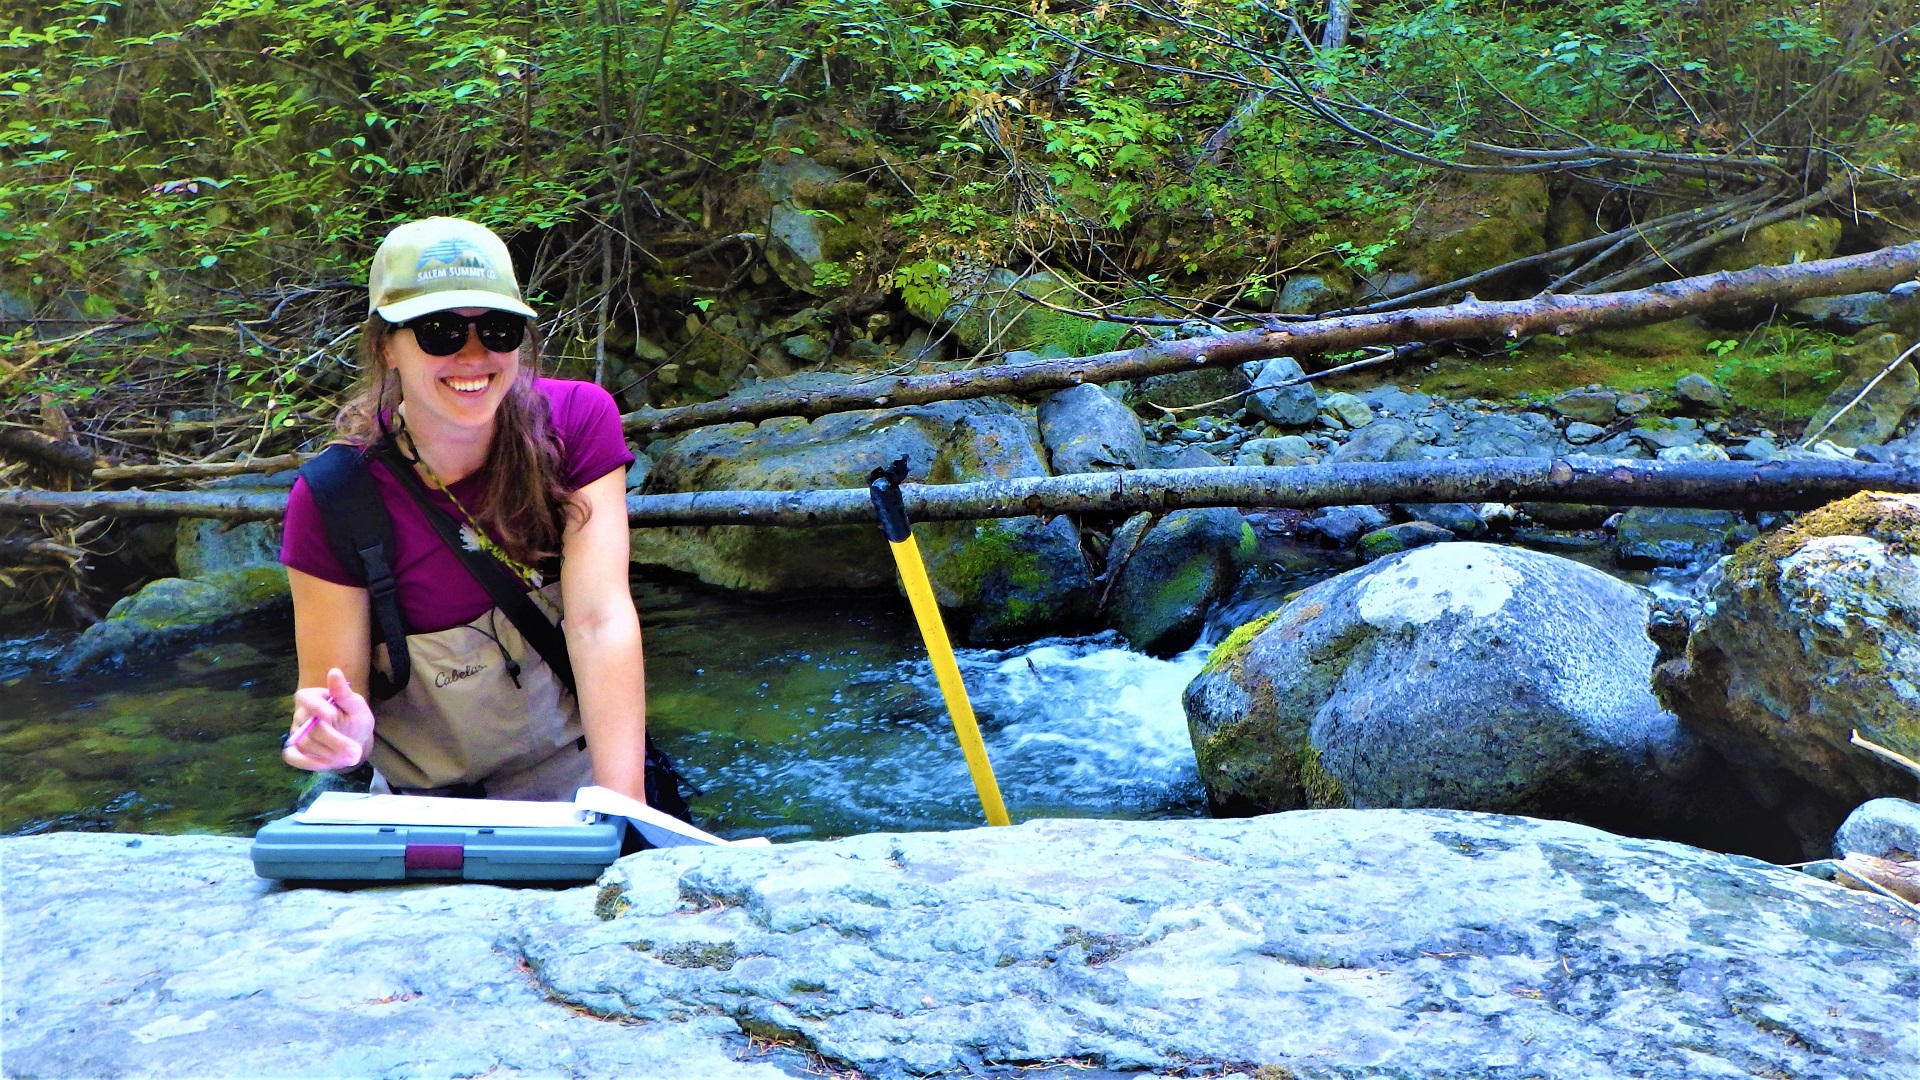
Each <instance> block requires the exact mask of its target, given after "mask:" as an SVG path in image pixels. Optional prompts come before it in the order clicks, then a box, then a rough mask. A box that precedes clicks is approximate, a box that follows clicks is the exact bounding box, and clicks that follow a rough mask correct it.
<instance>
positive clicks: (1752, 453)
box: [1733, 438, 1780, 461]
mask: <svg viewBox="0 0 1920 1080" xmlns="http://www.w3.org/2000/svg"><path fill="white" fill-rule="evenodd" d="M1779 453H1780V447H1779V446H1778V445H1777V444H1776V443H1774V441H1773V440H1772V439H1758V438H1756V439H1748V440H1747V441H1746V442H1743V443H1741V444H1740V445H1739V446H1736V447H1734V448H1733V456H1734V457H1736V458H1739V459H1741V460H1742V461H1772V460H1773V459H1774V458H1775V457H1777V456H1779Z"/></svg>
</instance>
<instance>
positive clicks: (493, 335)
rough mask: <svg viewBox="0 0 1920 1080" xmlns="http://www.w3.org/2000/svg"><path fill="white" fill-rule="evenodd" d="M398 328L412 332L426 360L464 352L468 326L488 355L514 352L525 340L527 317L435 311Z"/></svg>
mask: <svg viewBox="0 0 1920 1080" xmlns="http://www.w3.org/2000/svg"><path fill="white" fill-rule="evenodd" d="M398 325H399V326H400V328H402V329H405V330H411V331H413V340H414V341H415V342H416V343H417V344H418V345H419V346H420V351H421V352H424V353H426V354H427V355H429V356H452V355H453V354H454V353H457V352H459V351H460V350H461V349H463V348H465V347H466V344H467V327H469V326H471V327H473V329H474V332H475V333H477V334H479V335H480V344H481V345H482V346H484V347H485V348H486V350H487V351H488V352H513V351H514V350H516V349H518V348H519V347H520V343H521V342H522V341H525V340H526V339H527V320H526V317H525V316H521V315H515V314H513V313H512V312H510V311H489V312H487V313H486V314H485V315H461V314H459V313H457V312H452V311H436V312H434V313H433V314H431V315H422V316H420V317H419V318H417V319H408V320H407V321H406V322H403V323H400V324H398Z"/></svg>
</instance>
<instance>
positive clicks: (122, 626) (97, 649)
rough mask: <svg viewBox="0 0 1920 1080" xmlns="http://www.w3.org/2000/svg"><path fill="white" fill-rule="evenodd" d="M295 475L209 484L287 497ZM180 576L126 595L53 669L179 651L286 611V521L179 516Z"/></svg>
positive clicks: (71, 670)
mask: <svg viewBox="0 0 1920 1080" xmlns="http://www.w3.org/2000/svg"><path fill="white" fill-rule="evenodd" d="M295 475H296V474H295V473H292V472H285V473H276V474H273V475H272V476H250V477H243V478H239V479H236V480H228V481H222V482H219V483H215V484H209V485H206V486H207V487H209V488H213V489H216V490H222V491H232V492H259V491H276V492H282V491H285V490H287V489H288V488H290V487H292V486H293V479H294V476H295ZM173 529H174V537H175V539H174V545H173V562H174V564H175V566H176V568H177V569H178V571H179V574H180V576H179V577H163V578H160V579H159V580H157V581H153V582H149V583H148V584H147V585H146V586H144V587H143V588H141V590H140V591H139V592H137V593H134V594H133V595H131V596H125V597H122V598H120V600H119V601H117V602H116V603H115V604H114V605H113V607H112V608H110V609H109V610H108V611H107V617H106V618H105V619H104V620H102V621H100V622H98V623H95V624H94V625H93V626H90V627H88V628H87V629H86V630H85V631H84V632H82V633H81V634H80V636H79V637H77V638H75V639H74V640H73V641H72V642H71V643H69V644H68V645H67V647H66V648H65V649H63V650H61V653H60V655H59V656H58V657H57V658H56V659H55V660H54V662H53V666H52V671H53V673H54V674H55V675H57V676H59V677H61V678H67V677H70V676H73V675H78V674H80V673H82V672H84V671H86V670H88V669H89V668H92V667H94V666H95V665H98V664H102V663H112V662H114V661H117V660H123V659H131V658H135V657H139V656H145V655H151V654H154V653H161V652H165V651H167V650H170V649H176V648H180V647H183V646H185V645H189V644H192V643H194V642H197V641H202V640H205V639H206V637H207V636H208V635H209V634H212V633H215V632H216V631H219V630H223V629H226V628H228V627H230V626H233V625H234V624H236V623H239V622H242V621H244V620H246V619H251V618H257V617H261V616H268V615H272V614H275V613H279V612H283V611H285V610H287V608H288V607H289V605H290V604H291V602H292V600H291V596H292V594H291V592H290V591H289V589H288V585H287V571H286V568H285V567H283V566H281V565H280V523H279V522H278V521H255V522H246V523H243V524H239V525H235V524H233V523H232V522H227V521H216V520H211V519H207V518H181V519H180V520H179V521H178V522H177V523H175V524H174V526H173Z"/></svg>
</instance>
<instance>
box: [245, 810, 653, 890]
mask: <svg viewBox="0 0 1920 1080" xmlns="http://www.w3.org/2000/svg"><path fill="white" fill-rule="evenodd" d="M626 824H627V823H626V821H625V820H624V819H621V818H612V819H607V820H602V821H596V822H590V823H585V824H581V825H569V826H556V827H545V828H539V827H530V826H495V827H482V826H473V825H466V826H458V825H456V826H448V825H432V826H427V825H313V824H306V823H303V822H299V821H295V820H294V819H292V818H281V819H280V820H278V821H270V822H268V823H267V824H266V825H264V826H262V827H261V829H260V831H259V832H258V833H255V834H254V837H253V871H254V873H256V874H259V875H260V876H261V877H263V878H277V879H282V880H291V881H401V880H407V881H420V880H436V879H437V880H441V881H591V880H593V879H594V878H596V877H599V876H600V871H602V870H605V869H606V868H607V867H608V866H609V865H610V864H611V863H612V862H613V860H615V859H617V858H619V857H620V840H621V834H622V833H623V832H624V831H625V828H626Z"/></svg>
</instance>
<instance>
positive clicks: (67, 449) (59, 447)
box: [0, 426, 94, 474]
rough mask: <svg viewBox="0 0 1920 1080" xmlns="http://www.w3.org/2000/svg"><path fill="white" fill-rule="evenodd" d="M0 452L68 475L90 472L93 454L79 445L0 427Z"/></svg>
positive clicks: (39, 433) (10, 427) (34, 432)
mask: <svg viewBox="0 0 1920 1080" xmlns="http://www.w3.org/2000/svg"><path fill="white" fill-rule="evenodd" d="M0 450H10V451H12V452H14V453H16V454H20V455H22V456H24V457H30V458H32V459H34V460H35V461H38V462H39V463H41V464H42V465H51V466H53V467H54V468H56V469H65V470H66V471H67V472H76V473H89V474H90V473H92V472H93V466H94V459H93V451H91V450H89V449H87V448H86V447H84V446H81V445H80V444H79V443H76V442H72V441H69V440H67V439H56V438H54V437H53V436H51V435H45V434H42V433H41V432H38V431H35V430H33V429H32V428H25V427H13V426H5V427H0Z"/></svg>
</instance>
